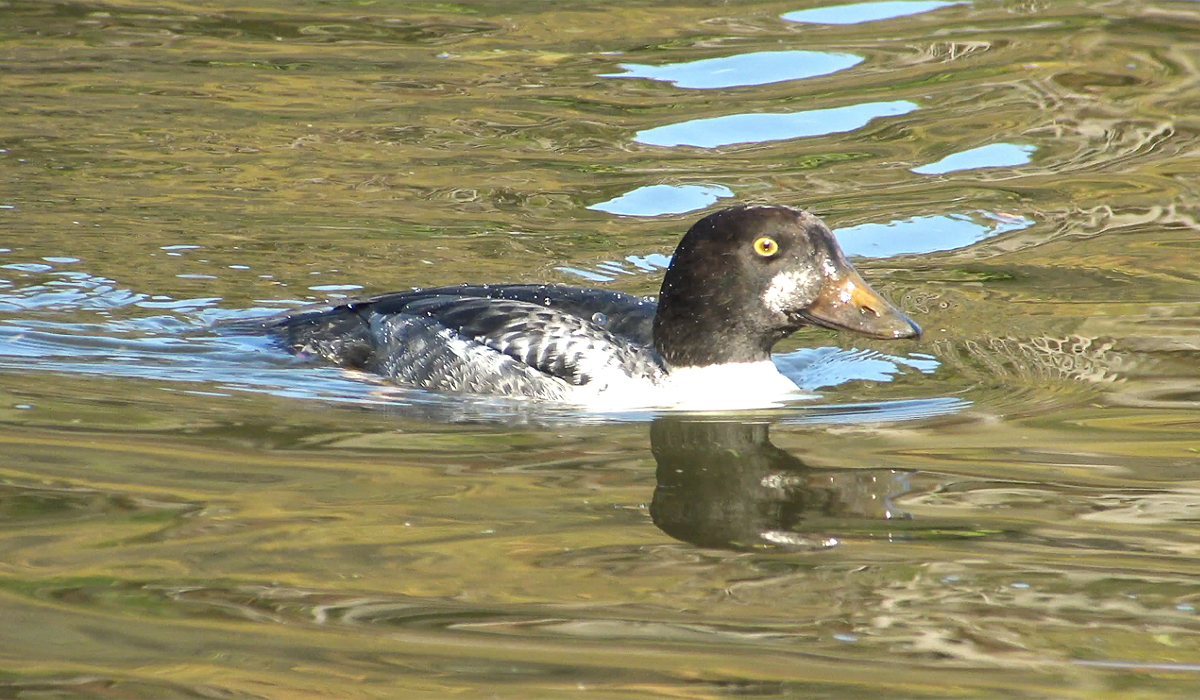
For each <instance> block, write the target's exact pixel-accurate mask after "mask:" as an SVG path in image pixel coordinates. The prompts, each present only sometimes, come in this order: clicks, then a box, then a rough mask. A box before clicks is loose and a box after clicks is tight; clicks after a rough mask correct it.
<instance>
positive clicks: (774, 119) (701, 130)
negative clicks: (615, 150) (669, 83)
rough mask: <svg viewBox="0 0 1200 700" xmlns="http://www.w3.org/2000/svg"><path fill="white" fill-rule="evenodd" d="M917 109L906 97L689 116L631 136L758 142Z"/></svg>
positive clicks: (840, 128) (707, 143)
mask: <svg viewBox="0 0 1200 700" xmlns="http://www.w3.org/2000/svg"><path fill="white" fill-rule="evenodd" d="M917 109H920V107H918V106H917V105H916V104H915V103H913V102H909V101H908V100H897V101H894V102H866V103H863V104H856V105H849V106H846V107H835V108H833V109H813V110H808V111H806V112H786V113H779V112H766V113H758V114H729V115H726V116H723V117H712V118H709V119H692V120H689V121H686V122H680V123H678V124H667V125H665V126H658V127H655V128H653V129H646V130H645V131H639V132H638V133H637V135H636V136H634V138H633V140H634V141H637V142H638V143H644V144H648V145H651V146H698V147H700V148H717V147H720V146H729V145H732V144H735V143H762V142H765V141H782V140H785V139H796V138H805V137H809V136H825V135H827V134H837V133H842V132H846V131H853V130H855V129H860V128H862V127H864V126H866V125H867V123H868V122H870V121H871V120H872V119H875V118H876V117H894V116H898V115H901V114H908V113H909V112H912V111H914V110H917Z"/></svg>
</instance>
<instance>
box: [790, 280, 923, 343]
mask: <svg viewBox="0 0 1200 700" xmlns="http://www.w3.org/2000/svg"><path fill="white" fill-rule="evenodd" d="M801 315H802V316H803V317H804V319H805V320H806V321H808V322H809V323H812V324H814V325H817V326H821V327H823V328H830V329H833V330H839V331H854V332H855V333H861V334H863V335H866V336H870V337H872V338H889V339H890V338H919V337H921V327H920V326H918V325H917V324H915V323H913V321H912V319H910V318H909V317H908V316H905V315H904V314H903V313H902V312H901V311H900V309H897V308H896V307H895V306H893V305H892V303H891V302H890V301H888V300H887V299H884V298H883V297H881V296H879V293H878V292H876V291H875V290H874V289H871V288H870V287H869V286H867V283H866V282H864V281H863V278H862V277H859V275H858V273H857V272H855V271H854V270H853V269H849V270H845V271H843V272H841V274H839V275H838V276H837V277H834V278H829V279H828V280H827V281H826V282H825V286H824V288H822V289H821V293H820V295H818V296H817V300H816V301H814V302H813V303H812V304H811V305H810V306H809V307H808V308H807V309H805V310H804V311H803V312H801Z"/></svg>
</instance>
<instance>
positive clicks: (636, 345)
mask: <svg viewBox="0 0 1200 700" xmlns="http://www.w3.org/2000/svg"><path fill="white" fill-rule="evenodd" d="M464 292H466V294H464ZM472 292H474V294H472ZM555 293H557V294H555ZM483 294H487V296H484V295H483ZM597 295H598V296H599V298H597ZM653 311H654V305H653V303H652V302H646V301H645V300H642V299H639V298H638V297H631V296H629V295H624V294H619V293H612V292H597V291H596V290H577V289H576V288H571V287H532V286H530V287H525V286H521V287H510V286H497V287H483V286H476V287H444V288H436V289H425V290H417V291H414V292H402V293H398V294H390V295H383V296H379V297H367V298H363V299H357V300H351V301H349V302H347V303H344V304H340V305H325V306H317V307H307V308H304V309H298V310H296V311H294V312H291V313H289V314H286V315H283V316H280V317H276V318H274V319H269V320H268V321H266V322H265V324H264V326H265V327H266V328H267V329H268V330H269V331H271V332H273V333H274V334H276V335H277V336H279V337H280V338H281V339H282V340H283V341H284V342H285V343H286V344H287V345H288V347H289V348H290V349H291V350H292V351H293V352H297V353H308V354H314V355H318V356H320V357H323V358H325V359H327V360H329V361H332V362H335V363H337V364H339V365H342V366H346V367H354V368H357V369H363V370H366V371H370V372H375V373H378V374H381V375H383V376H385V377H388V378H390V379H392V380H394V381H397V382H400V383H403V384H408V385H412V386H419V387H422V388H426V389H430V390H434V391H450V392H467V393H477V394H492V395H502V396H526V397H536V398H542V399H552V400H567V401H570V400H572V398H573V397H575V396H577V395H578V393H579V391H580V390H581V389H583V388H585V387H586V388H587V389H588V390H589V391H591V392H601V391H603V390H604V388H605V387H606V386H607V385H608V384H609V383H611V382H614V381H621V380H626V379H630V378H642V379H649V380H650V381H651V382H654V381H656V380H657V379H658V378H659V377H661V375H662V365H661V363H660V362H659V360H658V358H657V356H656V354H655V353H654V352H653V350H652V349H651V348H650V346H649V344H648V343H642V342H638V341H640V340H642V339H643V338H648V337H649V332H650V330H649V329H650V325H651V321H652V319H653ZM589 312H590V313H589ZM612 329H617V330H621V331H625V332H627V333H629V335H624V334H622V335H618V334H617V333H615V332H614V331H613V330H612Z"/></svg>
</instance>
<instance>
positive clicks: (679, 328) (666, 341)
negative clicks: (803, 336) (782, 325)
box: [654, 270, 788, 367]
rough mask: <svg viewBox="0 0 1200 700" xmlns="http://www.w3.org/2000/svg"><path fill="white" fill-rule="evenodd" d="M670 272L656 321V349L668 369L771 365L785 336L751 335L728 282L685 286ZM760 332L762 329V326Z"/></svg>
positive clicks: (680, 277) (755, 332)
mask: <svg viewBox="0 0 1200 700" xmlns="http://www.w3.org/2000/svg"><path fill="white" fill-rule="evenodd" d="M671 272H676V273H677V272H678V270H671V271H668V274H667V277H666V278H665V279H664V280H663V285H662V291H661V292H660V293H659V296H658V310H657V311H656V312H655V315H654V348H655V349H656V350H657V351H658V354H659V357H661V358H662V359H663V361H664V362H666V364H667V366H668V367H706V366H709V365H722V364H729V363H735V362H736V363H744V362H762V361H765V360H770V359H771V348H772V346H774V345H775V343H777V342H778V341H780V340H782V339H783V338H784V337H785V336H786V335H787V334H788V331H779V332H772V333H767V334H764V333H763V332H762V331H761V330H752V327H753V325H754V324H752V323H751V321H752V319H749V318H747V317H746V311H745V309H746V307H745V305H744V304H738V303H737V302H739V301H742V300H741V298H740V297H739V296H738V293H739V292H740V291H741V290H737V289H725V290H722V289H721V288H720V287H721V285H723V284H726V280H725V279H722V278H718V279H717V280H715V281H714V280H705V281H704V282H701V281H700V280H695V281H689V280H687V279H684V276H683V275H679V274H674V275H672V274H671ZM760 327H761V326H760Z"/></svg>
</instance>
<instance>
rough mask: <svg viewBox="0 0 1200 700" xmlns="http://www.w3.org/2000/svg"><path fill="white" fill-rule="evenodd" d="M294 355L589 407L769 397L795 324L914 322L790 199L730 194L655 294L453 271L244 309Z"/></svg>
mask: <svg viewBox="0 0 1200 700" xmlns="http://www.w3.org/2000/svg"><path fill="white" fill-rule="evenodd" d="M253 324H254V326H255V328H256V329H257V330H259V331H261V332H264V333H266V334H268V335H269V336H271V337H273V338H274V339H275V340H276V341H277V342H278V343H280V344H282V346H283V347H284V348H286V349H287V350H289V351H291V352H292V353H293V354H295V355H297V356H300V357H304V358H320V359H321V360H324V361H326V362H329V363H332V364H335V365H338V366H340V367H343V368H347V369H350V370H358V371H362V372H367V373H371V374H374V375H379V376H381V377H383V378H384V379H386V380H388V381H390V382H391V383H394V384H398V385H402V386H405V387H413V388H419V389H425V390H428V391H431V392H437V393H441V394H453V395H482V396H491V397H506V398H511V399H527V400H534V401H544V402H557V403H563V404H573V405H577V406H583V407H591V408H598V409H618V408H635V407H663V408H684V409H703V410H723V409H737V408H755V407H767V406H775V405H779V402H781V401H783V400H786V399H787V397H789V396H794V395H800V394H802V392H800V389H799V387H798V386H797V385H796V383H795V382H793V381H792V380H791V379H789V378H788V377H786V376H784V375H783V374H782V373H781V372H780V371H779V370H778V369H777V368H776V366H775V364H774V363H773V362H772V361H771V350H772V348H773V347H774V345H775V344H776V343H777V342H779V341H780V340H782V339H783V338H785V337H787V336H788V335H790V334H792V333H793V332H795V331H797V330H799V329H800V328H802V327H805V326H817V327H821V328H827V329H832V330H841V331H851V332H854V333H858V334H861V335H864V336H867V337H871V338H881V339H903V338H912V339H915V338H919V337H920V335H921V328H920V327H919V326H918V325H917V324H916V323H914V322H913V321H912V320H911V319H910V318H908V316H906V315H905V314H904V313H903V312H901V311H900V310H899V309H898V308H896V306H895V305H893V304H892V303H891V302H889V301H887V300H886V299H884V298H883V297H882V296H880V295H879V294H878V293H877V292H875V291H874V290H873V289H871V287H870V286H868V285H867V283H866V282H865V281H864V280H863V279H862V277H861V276H860V275H859V274H858V272H857V271H855V269H854V268H853V266H851V264H850V263H849V262H848V261H847V260H846V257H845V255H843V253H842V251H841V249H840V248H839V247H838V244H837V241H836V239H835V238H834V235H833V233H832V232H831V231H830V229H829V227H828V226H826V225H825V223H824V222H822V221H821V219H819V218H818V217H816V216H814V215H813V214H811V213H809V212H807V211H804V210H802V209H797V208H792V207H788V206H780V205H771V206H767V205H741V206H735V207H730V208H727V209H723V210H721V211H717V212H715V213H712V214H709V215H707V216H705V217H703V218H701V219H700V220H699V221H697V222H696V223H695V224H693V225H692V226H691V228H690V229H689V230H688V231H687V233H686V234H685V235H684V236H683V238H682V240H681V241H680V242H679V245H678V246H677V247H676V248H675V252H674V254H673V255H672V257H671V262H670V264H669V266H668V267H667V270H666V272H665V274H664V276H663V281H662V286H661V289H660V291H659V294H658V297H657V299H654V298H650V297H639V296H635V295H631V294H625V293H622V292H616V291H610V290H604V289H594V288H584V287H575V286H567V285H558V284H541V285H528V284H462V285H457V286H444V287H428V288H418V289H413V290H410V291H401V292H391V293H385V294H376V295H371V296H362V297H356V298H349V299H343V300H338V301H336V302H333V303H325V304H312V305H307V306H302V307H297V308H295V309H292V310H288V311H285V312H282V313H279V314H277V315H274V316H269V317H266V318H264V319H261V320H255V321H253Z"/></svg>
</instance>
